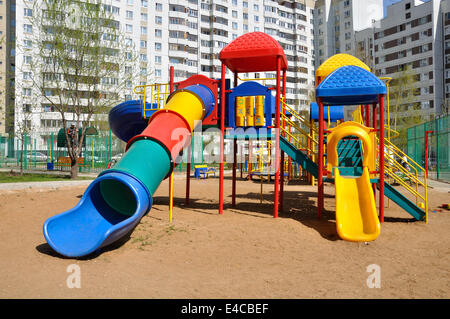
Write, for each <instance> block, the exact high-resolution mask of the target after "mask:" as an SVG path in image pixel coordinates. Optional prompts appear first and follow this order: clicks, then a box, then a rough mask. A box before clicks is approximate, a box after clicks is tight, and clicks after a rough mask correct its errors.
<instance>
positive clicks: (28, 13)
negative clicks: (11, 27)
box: [23, 8, 33, 17]
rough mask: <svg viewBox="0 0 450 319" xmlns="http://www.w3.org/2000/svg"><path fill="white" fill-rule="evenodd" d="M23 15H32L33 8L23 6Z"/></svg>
mask: <svg viewBox="0 0 450 319" xmlns="http://www.w3.org/2000/svg"><path fill="white" fill-rule="evenodd" d="M23 15H24V16H25V17H32V16H33V10H32V9H29V8H24V9H23Z"/></svg>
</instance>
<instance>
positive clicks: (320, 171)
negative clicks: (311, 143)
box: [317, 98, 324, 219]
mask: <svg viewBox="0 0 450 319" xmlns="http://www.w3.org/2000/svg"><path fill="white" fill-rule="evenodd" d="M318 105H319V137H318V138H319V154H318V157H319V158H318V160H317V162H318V174H317V175H318V176H317V218H319V219H320V218H322V210H323V207H324V199H323V197H324V192H323V164H324V163H323V130H324V121H323V103H322V99H321V98H319V99H318Z"/></svg>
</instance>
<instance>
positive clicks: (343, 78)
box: [316, 65, 386, 105]
mask: <svg viewBox="0 0 450 319" xmlns="http://www.w3.org/2000/svg"><path fill="white" fill-rule="evenodd" d="M379 94H386V85H385V84H384V83H383V81H381V80H380V79H378V78H377V77H376V76H375V75H374V74H372V73H370V72H369V71H367V70H365V69H363V68H361V67H359V66H354V65H348V66H343V67H341V68H339V69H337V70H335V71H334V72H332V73H331V74H330V75H328V76H327V77H326V78H325V79H324V80H323V81H322V82H321V83H320V84H319V86H318V87H317V89H316V97H320V98H322V101H323V104H324V105H356V104H370V103H375V102H378V95H379Z"/></svg>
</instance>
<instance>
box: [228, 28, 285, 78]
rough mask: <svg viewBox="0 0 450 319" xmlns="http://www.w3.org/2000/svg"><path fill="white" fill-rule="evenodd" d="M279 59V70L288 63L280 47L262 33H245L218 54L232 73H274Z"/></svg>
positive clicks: (283, 68)
mask: <svg viewBox="0 0 450 319" xmlns="http://www.w3.org/2000/svg"><path fill="white" fill-rule="evenodd" d="M278 56H280V57H281V69H282V70H287V68H288V63H287V59H286V55H285V54H284V50H283V48H282V47H281V45H280V44H279V43H278V42H277V41H276V40H275V39H274V38H272V37H271V36H270V35H267V34H265V33H263V32H250V33H246V34H244V35H242V36H240V37H238V38H237V39H235V40H234V41H233V42H231V43H230V44H228V45H227V46H226V47H225V48H224V49H223V50H222V51H221V52H220V60H221V61H222V62H223V63H224V64H225V65H226V66H227V67H228V68H229V69H230V70H231V71H233V72H241V73H242V72H261V71H275V70H276V69H277V57H278Z"/></svg>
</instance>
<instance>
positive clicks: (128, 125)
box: [108, 100, 157, 143]
mask: <svg viewBox="0 0 450 319" xmlns="http://www.w3.org/2000/svg"><path fill="white" fill-rule="evenodd" d="M156 107H157V105H156V103H154V105H153V108H156ZM146 109H150V104H148V103H146ZM142 111H143V110H142V101H141V100H131V101H126V102H123V103H120V104H118V105H116V106H115V107H113V108H112V109H111V110H110V111H109V116H108V119H109V127H110V128H111V131H112V132H113V133H114V135H115V136H117V137H118V138H120V139H121V140H122V141H124V142H127V143H128V141H129V140H130V139H131V138H132V137H134V136H136V135H138V134H140V133H141V132H142V131H143V130H144V129H145V128H146V127H147V120H146V119H144V118H143V116H142ZM154 112H155V111H154V110H153V111H146V112H145V117H146V118H147V119H148V118H149V117H150V116H151V115H152V114H153V113H154Z"/></svg>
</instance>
